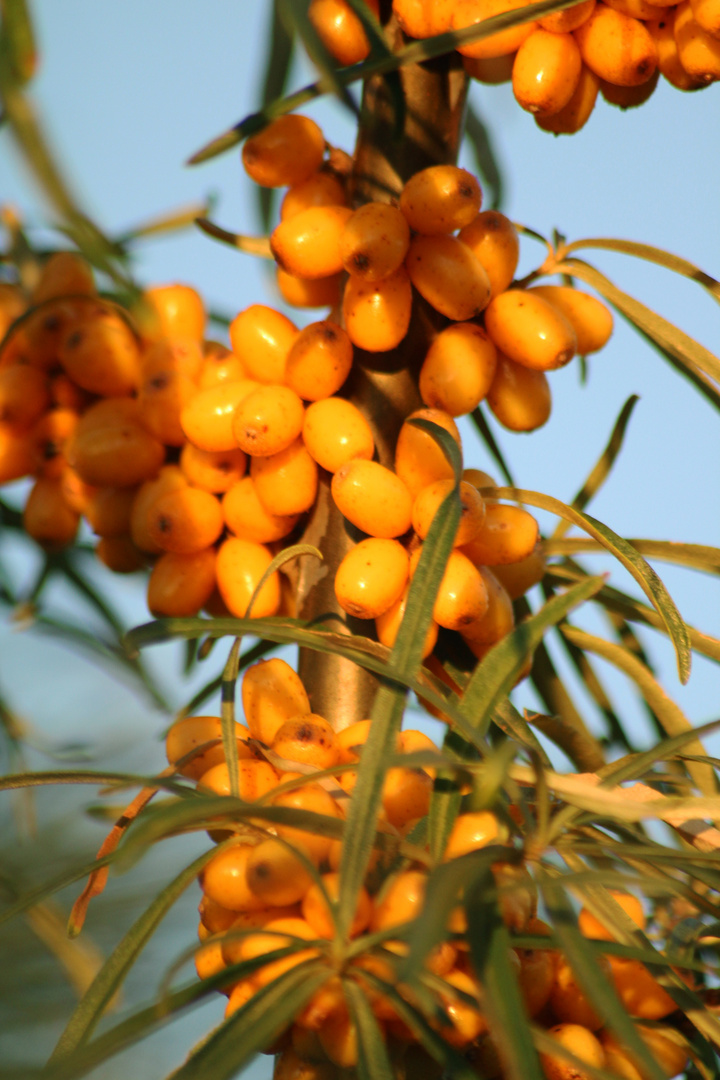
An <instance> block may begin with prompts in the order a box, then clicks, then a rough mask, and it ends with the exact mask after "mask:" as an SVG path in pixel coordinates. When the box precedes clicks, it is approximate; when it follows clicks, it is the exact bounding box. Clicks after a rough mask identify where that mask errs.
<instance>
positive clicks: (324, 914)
mask: <svg viewBox="0 0 720 1080" xmlns="http://www.w3.org/2000/svg"><path fill="white" fill-rule="evenodd" d="M322 883H323V885H324V887H325V892H326V893H327V895H328V897H329V898H330V900H331V902H337V899H338V897H339V895H340V875H339V874H337V873H334V872H331V873H329V874H323V875H322ZM302 913H303V918H304V919H306V920H307V922H308V923H309V924H310V926H311V927H312V928H313V930H314V931H315V933H316V934H317V936H318V937H321V938H328V939H332V938H333V937H335V922H334V920H333V917H332V913H331V910H330V908H329V907H328V902H327V900H326V899H325V896H324V895H323V892H322V890H321V889H320V887H319V885H317V884H316V883H313V884H312V885H311V886H310V888H309V889H308V891H307V892H306V893H305V896H304V897H303V900H302ZM371 915H372V900H371V899H370V896H369V895H368V892H367V890H366V889H365V888H364V887H363V886H362V885H361V886H360V890H359V892H358V897H357V905H356V907H355V914H354V915H353V919H352V923H351V924H350V937H356V936H357V934H359V933H361V931H363V930H365V928H366V927H367V926H368V924H369V922H370V916H371Z"/></svg>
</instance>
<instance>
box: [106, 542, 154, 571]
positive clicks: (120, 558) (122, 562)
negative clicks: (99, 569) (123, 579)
mask: <svg viewBox="0 0 720 1080" xmlns="http://www.w3.org/2000/svg"><path fill="white" fill-rule="evenodd" d="M95 554H96V555H97V557H98V559H99V560H100V562H101V563H104V564H105V566H107V568H108V570H112V572H113V573H114V574H134V573H135V572H136V571H137V570H142V569H143V568H144V567H145V565H146V562H147V559H146V556H145V553H144V552H142V551H141V550H140V548H138V547H136V546H135V544H134V543H133V541H132V537H130V536H129V535H123V536H101V537H100V539H99V540H98V542H97V544H96V545H95Z"/></svg>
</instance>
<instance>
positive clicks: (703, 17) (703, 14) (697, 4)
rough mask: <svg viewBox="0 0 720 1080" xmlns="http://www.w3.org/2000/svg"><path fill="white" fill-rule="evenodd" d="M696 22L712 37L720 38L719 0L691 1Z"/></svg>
mask: <svg viewBox="0 0 720 1080" xmlns="http://www.w3.org/2000/svg"><path fill="white" fill-rule="evenodd" d="M690 8H691V10H692V14H693V18H694V20H695V22H696V23H697V24H698V26H699V27H701V28H702V29H703V30H704V31H705V33H707V34H710V36H711V37H714V38H717V37H720V7H719V6H718V3H717V0H691V3H690Z"/></svg>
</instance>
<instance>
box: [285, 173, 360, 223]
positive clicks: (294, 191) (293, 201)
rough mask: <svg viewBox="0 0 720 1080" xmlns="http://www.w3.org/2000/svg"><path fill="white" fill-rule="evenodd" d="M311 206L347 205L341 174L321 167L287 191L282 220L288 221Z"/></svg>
mask: <svg viewBox="0 0 720 1080" xmlns="http://www.w3.org/2000/svg"><path fill="white" fill-rule="evenodd" d="M311 206H347V196H346V194H345V185H344V184H343V182H342V180H341V179H340V177H339V176H337V175H336V174H335V173H333V172H330V171H329V170H325V169H320V170H319V172H316V173H313V175H312V176H309V177H308V179H307V180H303V181H302V183H300V184H295V185H294V186H293V187H291V188H290V189H289V190H288V191H286V192H285V195H284V196H283V200H282V202H281V203H280V220H281V221H287V220H288V218H291V217H294V216H295V215H296V214H299V213H300V212H301V211H302V210H309V208H310V207H311Z"/></svg>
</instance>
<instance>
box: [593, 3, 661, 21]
mask: <svg viewBox="0 0 720 1080" xmlns="http://www.w3.org/2000/svg"><path fill="white" fill-rule="evenodd" d="M603 2H604V3H605V4H607V6H608V7H611V8H614V9H615V11H621V12H622V13H623V15H630V16H631V17H632V18H633V19H640V20H641V21H642V22H649V21H650V20H651V19H662V17H663V14H664V12H665V11H666V9H667V6H668V5H667V4H665V3H660V4H650V3H648V0H603Z"/></svg>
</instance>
